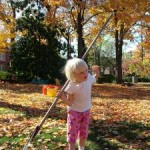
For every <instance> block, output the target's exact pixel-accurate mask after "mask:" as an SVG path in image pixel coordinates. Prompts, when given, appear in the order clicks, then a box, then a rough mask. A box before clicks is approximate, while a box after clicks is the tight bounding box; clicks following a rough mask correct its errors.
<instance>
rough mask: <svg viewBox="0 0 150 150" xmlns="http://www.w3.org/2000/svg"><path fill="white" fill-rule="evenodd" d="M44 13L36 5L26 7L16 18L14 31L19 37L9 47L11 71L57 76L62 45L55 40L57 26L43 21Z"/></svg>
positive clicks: (42, 76) (57, 36) (49, 76)
mask: <svg viewBox="0 0 150 150" xmlns="http://www.w3.org/2000/svg"><path fill="white" fill-rule="evenodd" d="M43 20H44V13H43V12H42V11H41V10H40V8H38V9H35V5H30V6H29V7H28V8H26V9H25V10H24V11H23V13H22V16H21V17H20V18H19V19H17V20H16V30H17V31H18V32H19V33H20V36H18V37H17V38H16V42H15V43H14V44H13V46H12V51H11V60H12V70H13V71H14V72H15V73H16V74H17V76H21V77H24V78H27V77H28V78H30V79H33V78H37V77H40V78H42V79H50V80H52V79H54V78H59V76H60V74H61V72H60V68H61V67H62V65H63V64H64V61H63V59H62V58H61V57H60V50H62V44H61V42H60V41H59V40H58V39H59V33H58V31H57V27H51V26H50V25H46V24H44V22H43Z"/></svg>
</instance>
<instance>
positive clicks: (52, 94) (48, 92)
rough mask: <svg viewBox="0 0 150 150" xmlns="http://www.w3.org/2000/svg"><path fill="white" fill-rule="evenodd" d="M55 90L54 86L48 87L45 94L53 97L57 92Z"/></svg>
mask: <svg viewBox="0 0 150 150" xmlns="http://www.w3.org/2000/svg"><path fill="white" fill-rule="evenodd" d="M57 90H58V89H57V88H56V87H48V88H47V96H50V97H55V96H56V94H57Z"/></svg>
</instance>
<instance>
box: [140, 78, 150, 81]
mask: <svg viewBox="0 0 150 150" xmlns="http://www.w3.org/2000/svg"><path fill="white" fill-rule="evenodd" d="M138 81H139V82H150V78H138Z"/></svg>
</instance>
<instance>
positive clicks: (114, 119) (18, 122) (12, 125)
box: [0, 83, 150, 150]
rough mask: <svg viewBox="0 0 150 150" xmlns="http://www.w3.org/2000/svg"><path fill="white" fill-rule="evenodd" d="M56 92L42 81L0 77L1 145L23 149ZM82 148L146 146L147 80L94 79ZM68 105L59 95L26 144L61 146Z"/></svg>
mask: <svg viewBox="0 0 150 150" xmlns="http://www.w3.org/2000/svg"><path fill="white" fill-rule="evenodd" d="M53 100H54V98H50V97H48V96H46V95H43V94H42V85H32V84H8V83H5V84H2V83H0V150H21V149H22V148H23V146H24V144H25V143H26V140H27V138H28V135H29V134H30V132H31V131H33V130H34V128H35V127H36V126H37V125H38V123H40V121H41V120H42V118H43V116H44V114H45V113H46V112H47V110H48V108H49V107H50V105H51V104H52V102H53ZM92 101H93V107H92V110H91V122H90V128H89V137H88V140H87V143H86V150H148V149H149V147H150V84H145V85H144V84H136V85H134V86H132V87H126V86H121V85H115V84H96V85H94V86H93V89H92ZM66 147H67V143H66V106H65V105H64V104H63V103H62V102H61V100H59V101H58V104H57V106H56V107H55V108H54V109H53V111H52V113H51V114H50V115H49V117H48V119H47V120H46V121H45V123H44V125H43V126H42V128H41V130H40V131H39V133H38V134H37V136H36V137H35V138H34V140H33V141H32V143H30V145H29V148H28V149H29V150H64V149H66Z"/></svg>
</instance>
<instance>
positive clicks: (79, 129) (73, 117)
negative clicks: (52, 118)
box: [67, 110, 90, 143]
mask: <svg viewBox="0 0 150 150" xmlns="http://www.w3.org/2000/svg"><path fill="white" fill-rule="evenodd" d="M89 120H90V110H87V111H85V112H76V111H73V110H68V117H67V142H69V143H75V142H76V140H77V138H79V139H86V138H87V136H88V126H89Z"/></svg>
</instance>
